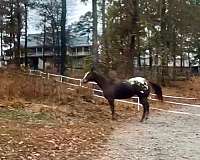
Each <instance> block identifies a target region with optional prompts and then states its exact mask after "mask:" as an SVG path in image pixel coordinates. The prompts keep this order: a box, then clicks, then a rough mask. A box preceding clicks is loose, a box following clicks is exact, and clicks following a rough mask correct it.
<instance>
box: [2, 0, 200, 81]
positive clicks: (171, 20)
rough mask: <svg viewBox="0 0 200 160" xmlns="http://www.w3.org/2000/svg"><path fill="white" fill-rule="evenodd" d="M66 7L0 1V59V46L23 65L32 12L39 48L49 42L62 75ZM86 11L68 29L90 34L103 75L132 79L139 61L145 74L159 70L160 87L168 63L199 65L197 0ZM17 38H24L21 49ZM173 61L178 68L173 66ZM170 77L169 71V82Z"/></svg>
mask: <svg viewBox="0 0 200 160" xmlns="http://www.w3.org/2000/svg"><path fill="white" fill-rule="evenodd" d="M84 2H86V3H87V1H85V0H84ZM80 3H81V2H80ZM66 5H69V4H67V3H66V0H43V1H41V0H34V1H33V0H1V1H0V6H1V9H0V20H1V22H0V23H1V28H0V29H1V55H2V54H3V46H4V47H5V46H6V47H9V48H10V50H12V52H10V54H12V56H13V59H14V62H15V63H16V64H17V65H18V66H19V65H20V57H19V55H20V52H24V54H25V57H26V58H25V65H26V66H27V65H28V63H27V48H26V46H27V38H26V37H27V27H28V26H29V24H28V19H27V17H28V16H27V14H28V13H29V10H31V9H35V10H37V11H38V12H39V14H40V17H41V19H42V21H41V23H40V26H43V35H44V48H45V42H46V39H48V37H50V38H51V39H52V45H53V46H54V52H55V53H58V55H61V56H60V58H61V59H60V63H61V70H60V73H61V74H64V70H65V65H64V63H65V64H66V63H68V61H69V59H68V58H67V57H66V54H65V53H66V46H65V44H66V41H67V40H68V36H69V35H68V34H67V33H68V28H70V27H66V14H68V13H67V10H66ZM92 9H93V11H92V14H91V13H90V12H88V13H86V14H85V15H83V16H82V17H81V18H80V21H79V22H77V23H75V24H74V26H75V28H73V27H71V28H73V29H74V31H76V32H79V33H81V34H88V33H90V32H92V33H93V36H92V37H91V39H92V42H93V45H92V46H93V47H92V55H93V62H94V64H95V65H97V64H98V65H99V66H101V68H104V71H108V70H109V69H112V70H116V71H118V72H120V73H124V74H127V75H133V74H134V71H135V69H134V68H136V67H143V66H146V65H147V64H146V63H147V62H145V59H148V67H149V69H150V70H151V69H152V67H153V66H154V68H155V67H156V66H160V68H159V69H157V75H159V76H158V77H161V81H163V82H164V81H165V79H164V75H165V74H166V73H165V72H166V69H165V68H168V64H169V62H172V66H171V67H173V68H176V67H181V68H184V67H191V65H193V64H195V65H200V39H199V37H200V27H199V24H200V16H199V15H200V1H199V0H145V1H144V0H119V1H113V0H108V1H105V0H102V1H97V0H93V1H92ZM91 22H92V23H91ZM97 22H98V23H97ZM97 26H100V27H97ZM97 28H101V29H100V30H97ZM47 35H48V36H47ZM22 38H24V39H25V46H24V48H23V49H22V48H21V45H20V39H22ZM142 58H143V60H142ZM177 59H180V66H177V64H176V61H177ZM185 59H187V60H188V63H189V64H188V66H185V63H184V60H185ZM90 63H91V62H90ZM158 70H159V71H158ZM176 74H177V73H176V72H175V71H174V73H173V77H175V76H176Z"/></svg>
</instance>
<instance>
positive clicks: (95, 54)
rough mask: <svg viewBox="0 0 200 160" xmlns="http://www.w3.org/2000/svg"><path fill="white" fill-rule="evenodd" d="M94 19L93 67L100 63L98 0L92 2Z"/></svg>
mask: <svg viewBox="0 0 200 160" xmlns="http://www.w3.org/2000/svg"><path fill="white" fill-rule="evenodd" d="M92 18H93V21H92V23H93V35H92V55H93V65H94V66H96V65H97V63H98V59H99V57H98V41H97V0H92Z"/></svg>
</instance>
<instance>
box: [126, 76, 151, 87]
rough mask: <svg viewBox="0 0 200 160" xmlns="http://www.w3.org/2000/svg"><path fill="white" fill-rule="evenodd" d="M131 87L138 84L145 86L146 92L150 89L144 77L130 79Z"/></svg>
mask: <svg viewBox="0 0 200 160" xmlns="http://www.w3.org/2000/svg"><path fill="white" fill-rule="evenodd" d="M127 81H128V82H129V83H130V84H131V85H133V84H138V85H141V86H143V87H144V88H145V89H146V90H147V89H148V88H149V87H148V82H147V80H146V79H145V78H142V77H134V78H130V79H128V80H127Z"/></svg>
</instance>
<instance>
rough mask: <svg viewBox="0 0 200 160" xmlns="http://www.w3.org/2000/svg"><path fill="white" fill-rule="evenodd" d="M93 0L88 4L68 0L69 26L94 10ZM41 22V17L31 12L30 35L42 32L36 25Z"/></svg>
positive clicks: (76, 0)
mask: <svg viewBox="0 0 200 160" xmlns="http://www.w3.org/2000/svg"><path fill="white" fill-rule="evenodd" d="M91 1H92V0H88V2H87V4H86V3H83V2H81V0H67V24H71V23H72V22H75V21H78V20H79V17H80V16H81V15H84V14H85V13H86V12H88V11H91V10H92V3H91ZM39 22H40V17H39V15H38V13H37V11H35V10H31V11H30V13H29V22H28V23H29V25H28V34H30V33H40V32H41V30H40V29H38V28H37V27H36V24H38V23H39Z"/></svg>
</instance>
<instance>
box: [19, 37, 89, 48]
mask: <svg viewBox="0 0 200 160" xmlns="http://www.w3.org/2000/svg"><path fill="white" fill-rule="evenodd" d="M21 45H22V46H24V45H25V40H21ZM66 45H67V46H70V47H82V46H91V43H90V42H89V38H88V36H85V35H84V36H78V35H73V36H70V39H69V41H68V43H67V44H66ZM42 46H43V35H42V34H29V35H28V42H27V47H28V48H36V47H42ZM46 46H52V40H51V39H50V38H47V40H46Z"/></svg>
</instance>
